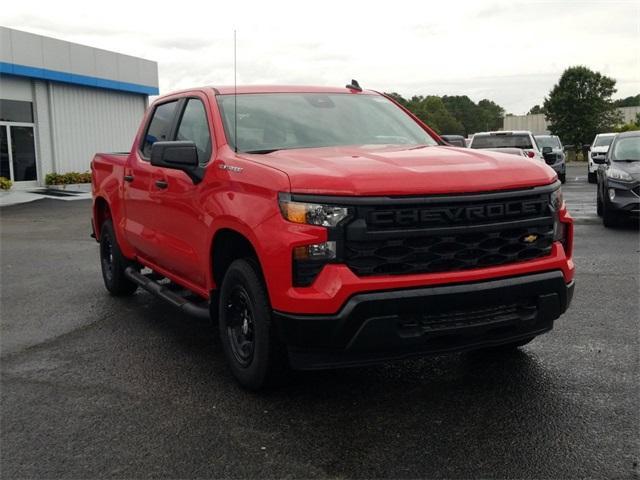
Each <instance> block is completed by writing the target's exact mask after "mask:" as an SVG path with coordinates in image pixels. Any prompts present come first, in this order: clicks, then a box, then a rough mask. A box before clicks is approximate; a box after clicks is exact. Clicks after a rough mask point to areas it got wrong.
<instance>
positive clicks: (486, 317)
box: [398, 301, 537, 337]
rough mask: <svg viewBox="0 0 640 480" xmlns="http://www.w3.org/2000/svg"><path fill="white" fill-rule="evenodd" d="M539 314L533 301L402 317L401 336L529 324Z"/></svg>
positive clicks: (399, 323) (399, 330)
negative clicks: (492, 325)
mask: <svg viewBox="0 0 640 480" xmlns="http://www.w3.org/2000/svg"><path fill="white" fill-rule="evenodd" d="M536 314H537V305H536V304H535V302H532V301H529V302H521V303H508V304H503V305H491V306H483V307H475V308H467V309H463V310H447V311H444V312H437V313H421V314H415V315H411V316H404V317H402V318H401V319H400V321H399V322H398V333H399V334H400V336H402V337H411V336H416V335H421V334H425V333H435V332H439V331H443V330H452V329H457V328H467V327H476V326H486V325H491V324H497V323H507V322H526V321H531V320H535V319H536Z"/></svg>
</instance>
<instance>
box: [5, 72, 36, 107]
mask: <svg viewBox="0 0 640 480" xmlns="http://www.w3.org/2000/svg"><path fill="white" fill-rule="evenodd" d="M0 98H3V99H5V100H19V101H23V102H32V101H33V92H32V88H31V80H28V79H26V78H19V77H11V76H9V75H0Z"/></svg>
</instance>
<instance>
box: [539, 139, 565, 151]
mask: <svg viewBox="0 0 640 480" xmlns="http://www.w3.org/2000/svg"><path fill="white" fill-rule="evenodd" d="M536 142H538V146H539V147H540V149H543V148H544V147H551V148H553V149H554V150H558V149H559V148H562V145H561V144H560V139H559V138H558V137H553V136H548V135H545V136H538V135H536Z"/></svg>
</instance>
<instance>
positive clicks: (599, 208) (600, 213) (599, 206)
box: [596, 194, 602, 217]
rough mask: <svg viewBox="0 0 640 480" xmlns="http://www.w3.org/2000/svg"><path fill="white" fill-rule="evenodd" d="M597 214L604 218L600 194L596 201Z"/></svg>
mask: <svg viewBox="0 0 640 480" xmlns="http://www.w3.org/2000/svg"><path fill="white" fill-rule="evenodd" d="M596 213H597V214H598V216H599V217H601V216H602V199H601V198H600V194H598V199H597V200H596Z"/></svg>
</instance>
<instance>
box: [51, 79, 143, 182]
mask: <svg viewBox="0 0 640 480" xmlns="http://www.w3.org/2000/svg"><path fill="white" fill-rule="evenodd" d="M50 95H51V99H50V106H51V112H50V115H51V120H52V122H51V123H52V129H51V133H52V144H53V153H54V155H53V157H54V163H55V170H56V172H57V173H64V172H69V171H78V172H84V171H87V170H89V164H90V162H91V159H92V158H93V155H94V154H95V153H96V152H126V151H129V150H130V148H131V145H132V143H133V137H134V136H135V134H136V131H137V129H138V126H139V124H140V121H141V119H142V116H143V114H144V111H145V108H146V102H147V100H146V98H145V97H144V96H143V95H136V94H128V93H122V92H114V91H110V90H100V89H95V88H88V87H78V86H74V85H66V84H61V83H51V84H50Z"/></svg>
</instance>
